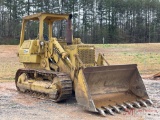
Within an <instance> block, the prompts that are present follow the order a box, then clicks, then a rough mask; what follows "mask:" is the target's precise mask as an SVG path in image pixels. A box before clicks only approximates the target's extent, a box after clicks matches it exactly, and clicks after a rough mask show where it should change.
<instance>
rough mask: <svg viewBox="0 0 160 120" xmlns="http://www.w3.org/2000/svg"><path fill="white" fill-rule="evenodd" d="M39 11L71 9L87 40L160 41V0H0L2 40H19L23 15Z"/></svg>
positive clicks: (75, 25) (78, 32)
mask: <svg viewBox="0 0 160 120" xmlns="http://www.w3.org/2000/svg"><path fill="white" fill-rule="evenodd" d="M39 12H49V13H72V14H73V20H72V21H73V32H74V36H75V37H80V38H81V39H82V41H83V42H84V43H94V44H96V43H99V44H102V43H105V44H107V43H149V42H160V0H0V44H18V41H19V36H20V29H21V19H22V17H23V16H26V15H31V14H34V13H39ZM29 29H30V31H32V32H33V33H34V32H35V30H36V29H37V28H35V26H34V25H33V26H31V27H29ZM59 29H60V28H59Z"/></svg>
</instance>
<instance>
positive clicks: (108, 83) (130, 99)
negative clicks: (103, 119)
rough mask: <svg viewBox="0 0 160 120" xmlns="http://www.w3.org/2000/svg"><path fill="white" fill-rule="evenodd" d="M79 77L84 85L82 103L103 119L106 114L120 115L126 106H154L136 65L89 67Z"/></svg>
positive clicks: (80, 93)
mask: <svg viewBox="0 0 160 120" xmlns="http://www.w3.org/2000/svg"><path fill="white" fill-rule="evenodd" d="M80 76H81V80H83V83H80V81H79V83H80V84H79V85H80V86H81V87H82V88H83V90H81V91H80V92H79V96H80V97H79V98H81V99H80V100H79V102H81V103H82V104H81V105H82V106H83V105H84V107H86V106H87V109H89V110H91V111H94V110H95V109H96V110H97V111H98V112H99V113H101V114H102V115H103V116H104V113H105V112H109V113H110V114H113V113H112V112H113V111H115V112H116V111H117V112H119V110H120V109H124V108H125V107H126V108H133V107H136V108H139V107H142V106H146V104H148V105H150V104H152V102H151V101H150V100H149V97H148V94H147V91H146V88H145V86H144V83H143V81H142V78H141V76H140V75H139V72H138V69H137V65H136V64H132V65H111V66H102V67H87V68H85V69H84V70H83V72H82V73H81V75H80ZM83 86H85V87H83ZM82 88H81V89H82ZM82 96H84V97H83V98H82ZM87 100H88V102H86V101H87ZM86 103H87V104H86ZM94 106H95V108H93V107H94ZM90 107H92V108H90Z"/></svg>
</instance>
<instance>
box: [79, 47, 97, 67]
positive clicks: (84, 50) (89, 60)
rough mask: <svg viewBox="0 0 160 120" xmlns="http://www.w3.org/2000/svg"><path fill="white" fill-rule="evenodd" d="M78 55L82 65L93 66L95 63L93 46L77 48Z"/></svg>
mask: <svg viewBox="0 0 160 120" xmlns="http://www.w3.org/2000/svg"><path fill="white" fill-rule="evenodd" d="M78 54H79V57H80V59H81V60H82V62H83V64H86V65H94V63H95V48H94V46H79V47H78Z"/></svg>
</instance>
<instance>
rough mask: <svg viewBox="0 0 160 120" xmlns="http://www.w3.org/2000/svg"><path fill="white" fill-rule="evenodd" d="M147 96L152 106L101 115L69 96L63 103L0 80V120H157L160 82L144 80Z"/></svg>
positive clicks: (159, 105)
mask: <svg viewBox="0 0 160 120" xmlns="http://www.w3.org/2000/svg"><path fill="white" fill-rule="evenodd" d="M144 83H145V85H146V88H147V91H148V94H149V96H150V97H151V99H152V100H153V102H154V105H153V106H152V107H147V108H141V109H133V110H130V111H128V112H122V113H121V114H116V115H115V116H111V115H107V117H101V116H100V115H99V114H96V113H91V112H87V111H85V110H83V109H82V108H81V107H80V106H78V105H77V103H76V100H75V99H74V98H71V99H70V100H67V101H66V102H63V103H58V104H57V103H54V102H51V101H47V100H40V99H37V98H32V97H31V96H29V95H26V94H24V93H19V92H17V90H16V88H15V85H14V82H13V81H12V82H0V119H1V120H71V119H73V120H93V119H94V120H100V119H102V120H106V119H108V120H143V119H144V120H159V119H160V82H159V81H151V80H144Z"/></svg>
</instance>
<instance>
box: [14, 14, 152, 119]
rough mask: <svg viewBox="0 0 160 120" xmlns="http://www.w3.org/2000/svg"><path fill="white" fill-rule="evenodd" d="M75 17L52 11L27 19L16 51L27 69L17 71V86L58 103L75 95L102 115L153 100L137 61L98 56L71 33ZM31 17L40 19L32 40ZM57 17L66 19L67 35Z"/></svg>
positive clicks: (139, 105)
mask: <svg viewBox="0 0 160 120" xmlns="http://www.w3.org/2000/svg"><path fill="white" fill-rule="evenodd" d="M71 19H72V15H71V14H51V13H38V14H33V15H30V16H26V17H24V18H23V20H22V29H21V36H20V44H19V51H18V54H17V55H18V57H19V61H20V62H21V63H23V65H24V68H22V69H19V70H17V72H16V75H15V84H16V87H17V90H18V91H21V92H26V93H31V94H36V95H37V96H39V97H46V98H48V99H51V100H53V101H54V102H59V101H63V100H66V99H69V98H71V97H72V96H73V95H75V98H76V100H77V102H78V104H79V105H81V106H82V107H84V108H85V109H87V110H88V111H92V112H98V113H100V114H101V115H103V116H106V114H111V115H113V114H114V113H120V112H121V111H126V110H127V109H132V108H134V107H135V108H140V107H147V106H148V105H151V104H152V101H151V100H150V99H149V96H148V94H147V91H146V88H145V86H144V83H143V81H142V78H141V76H140V74H139V71H138V69H137V65H136V64H129V65H109V64H108V62H107V61H106V60H105V57H104V56H103V55H102V54H99V55H98V57H97V60H95V47H94V46H93V45H86V44H83V43H82V42H81V39H80V38H73V35H72V25H71V24H72V22H71V21H72V20H71ZM29 21H33V22H35V21H36V22H38V26H39V30H38V35H37V37H36V38H34V39H26V38H25V37H24V36H25V31H26V27H27V22H29ZM57 21H60V22H62V21H65V22H66V30H65V31H66V32H65V38H64V39H62V38H60V39H59V38H56V37H55V35H54V34H53V28H54V27H56V26H54V23H55V22H57ZM44 24H45V25H47V31H48V34H47V35H44V32H46V31H45V30H44Z"/></svg>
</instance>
